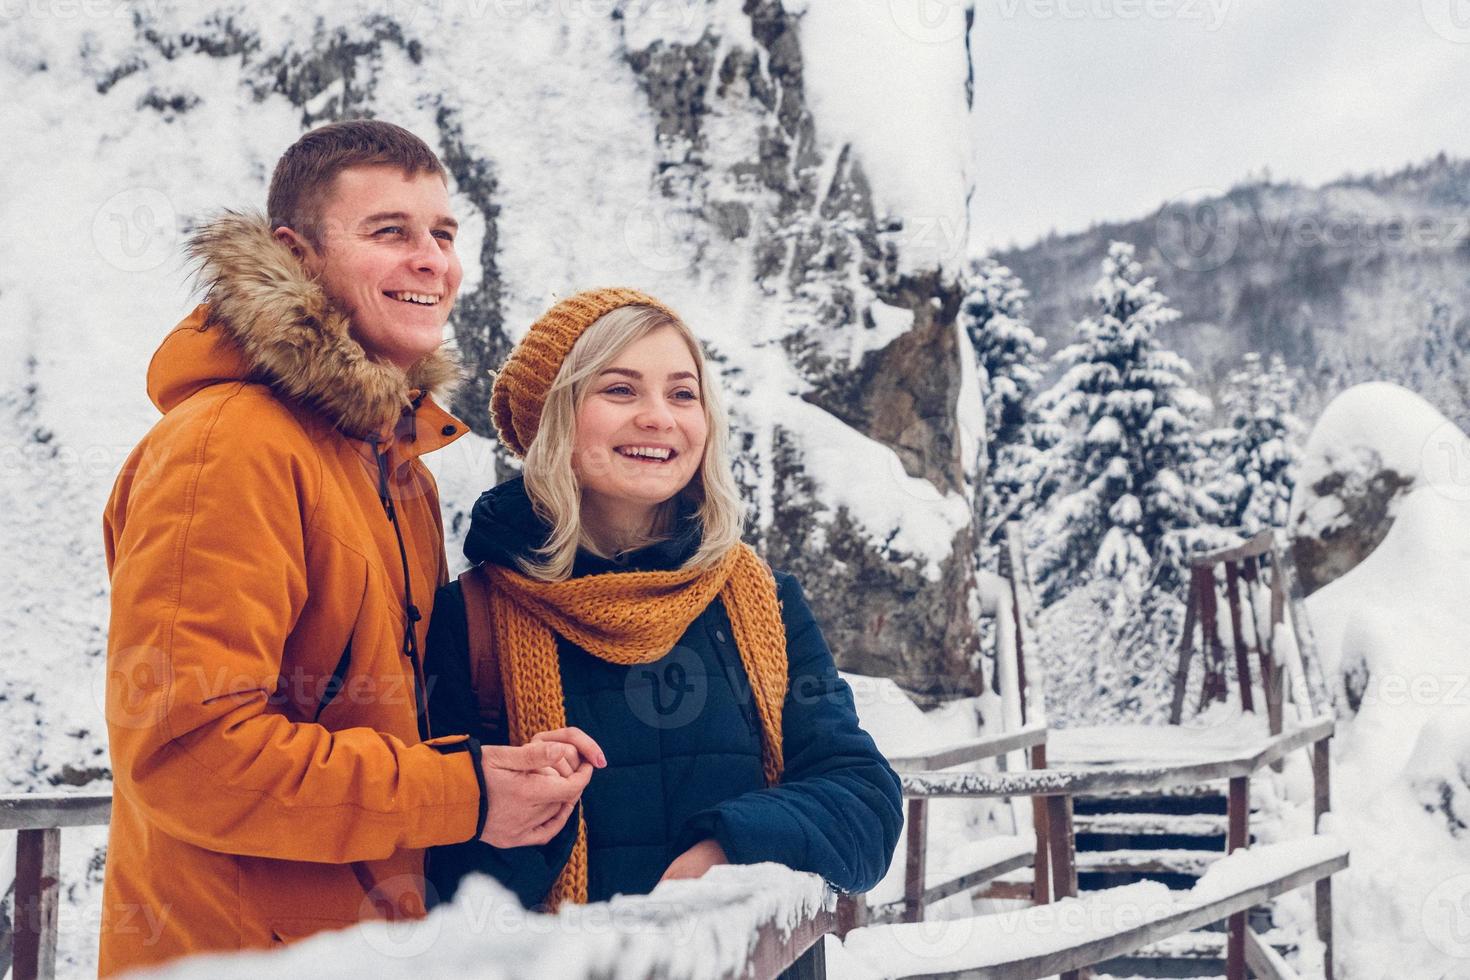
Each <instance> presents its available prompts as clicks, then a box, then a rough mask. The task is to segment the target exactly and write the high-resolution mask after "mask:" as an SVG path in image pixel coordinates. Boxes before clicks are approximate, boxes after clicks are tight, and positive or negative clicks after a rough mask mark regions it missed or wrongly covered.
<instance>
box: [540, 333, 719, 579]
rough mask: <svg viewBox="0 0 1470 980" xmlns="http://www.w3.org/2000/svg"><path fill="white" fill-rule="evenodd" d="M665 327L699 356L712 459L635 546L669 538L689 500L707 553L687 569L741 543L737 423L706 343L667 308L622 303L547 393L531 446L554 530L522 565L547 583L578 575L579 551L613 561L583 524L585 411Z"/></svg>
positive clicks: (545, 515)
mask: <svg viewBox="0 0 1470 980" xmlns="http://www.w3.org/2000/svg"><path fill="white" fill-rule="evenodd" d="M662 327H672V328H673V329H674V330H675V331H676V332H677V333H678V334H679V337H680V338H681V339H682V340H683V341H684V344H685V346H687V347H688V348H689V353H690V354H691V355H692V356H693V358H694V365H695V371H696V373H697V374H698V375H699V401H700V404H701V405H702V406H703V407H704V417H705V422H706V423H707V427H708V434H707V435H706V437H705V443H704V458H703V459H702V460H700V464H699V468H698V469H697V470H695V473H694V476H693V478H691V479H690V481H689V483H688V484H686V485H685V486H684V487H683V488H682V489H681V490H680V491H679V492H678V493H676V494H675V495H674V496H673V497H671V498H669V499H668V500H666V501H665V502H664V503H662V504H660V505H659V507H658V510H657V512H656V513H655V516H654V522H653V530H652V532H651V533H650V534H649V536H648V537H647V538H646V539H644V540H641V541H638V542H633V545H634V547H645V546H647V545H649V544H653V543H654V542H656V541H659V540H662V539H663V538H665V537H667V536H668V534H669V532H670V531H671V530H672V529H673V525H674V517H675V514H676V513H677V511H678V507H679V500H680V499H681V498H682V499H685V500H688V501H690V502H691V503H694V504H696V505H697V514H696V516H697V519H698V520H699V523H700V526H701V527H702V529H703V532H704V534H703V539H702V540H701V542H700V545H699V549H698V550H697V551H695V552H694V554H693V555H691V556H690V557H689V559H688V560H687V561H686V562H685V563H684V565H683V566H682V567H683V568H684V569H690V570H701V571H702V570H705V569H708V568H712V567H714V566H715V565H718V564H719V563H720V561H721V559H723V558H724V557H725V555H726V553H727V552H729V550H730V549H731V548H733V547H734V546H735V545H736V544H738V543H739V542H740V529H741V522H742V520H743V518H744V504H743V502H742V501H741V499H740V491H739V490H738V489H737V488H736V486H735V478H734V475H733V474H732V473H731V469H730V451H729V444H730V433H729V425H728V423H727V422H726V419H725V412H724V409H723V407H722V404H721V401H720V394H719V386H718V385H716V384H713V383H712V382H711V380H710V377H709V371H708V369H707V365H706V363H705V358H704V351H703V349H702V348H701V347H700V345H699V341H698V339H697V338H695V336H694V334H693V332H692V331H691V330H690V329H689V327H688V326H687V325H685V324H684V323H683V322H682V321H680V320H678V319H676V318H674V317H671V316H669V315H668V314H667V313H666V312H664V311H663V310H658V309H655V308H653V307H651V306H641V305H629V306H620V307H618V308H617V309H615V310H612V311H610V312H608V313H605V314H603V315H602V316H601V317H599V318H598V319H597V320H596V321H595V322H594V323H593V324H592V325H591V326H589V327H588V328H587V329H586V330H585V331H583V333H582V335H581V336H580V337H579V338H577V342H576V343H575V344H573V345H572V349H571V351H570V352H569V353H568V354H567V356H566V359H565V360H563V361H562V364H561V368H560V369H559V370H558V371H557V373H556V377H555V378H554V379H553V380H552V382H551V388H550V389H549V390H548V391H547V393H546V404H545V407H544V408H543V409H542V411H541V421H540V424H539V425H538V426H537V429H536V435H535V438H533V439H532V440H531V444H530V445H529V446H527V447H526V457H525V463H524V468H523V470H522V472H523V474H524V476H525V481H526V492H527V494H528V495H529V496H530V498H531V504H532V506H533V507H534V508H535V510H536V513H537V514H538V515H539V516H540V517H541V519H542V520H544V521H546V523H547V524H549V525H551V535H550V537H549V538H548V539H547V541H546V544H545V545H543V546H542V547H540V548H538V549H536V554H537V555H538V556H539V558H538V559H531V558H522V559H520V560H519V564H520V566H521V570H522V571H523V572H525V573H526V574H527V575H529V576H531V577H532V578H535V579H539V580H541V581H544V582H560V581H563V580H565V579H567V578H570V577H571V574H572V565H573V562H574V561H575V560H576V557H577V549H578V548H585V549H587V550H588V551H590V552H592V553H593V554H596V555H601V556H602V557H604V558H606V557H610V556H608V555H606V554H605V553H604V552H603V551H601V550H600V548H599V547H598V545H597V543H596V542H594V541H593V540H592V539H591V537H590V536H589V535H588V533H587V530H586V528H585V527H583V525H582V488H581V484H580V482H579V481H578V479H577V475H576V472H575V471H574V470H573V468H572V450H573V447H574V446H575V444H576V423H577V412H578V411H579V410H580V409H581V407H582V403H583V401H584V400H585V399H586V397H587V392H588V389H589V388H590V387H591V383H592V381H593V380H594V379H595V378H596V377H597V376H598V375H599V374H601V373H602V371H603V369H604V368H606V367H607V366H608V365H610V364H611V363H612V362H613V360H614V359H615V358H616V357H617V356H618V355H619V354H620V353H622V351H623V350H624V348H626V347H627V346H628V345H629V344H632V343H635V342H637V341H639V340H642V339H643V338H644V337H646V336H648V335H649V334H651V333H653V332H654V331H655V330H658V329H660V328H662Z"/></svg>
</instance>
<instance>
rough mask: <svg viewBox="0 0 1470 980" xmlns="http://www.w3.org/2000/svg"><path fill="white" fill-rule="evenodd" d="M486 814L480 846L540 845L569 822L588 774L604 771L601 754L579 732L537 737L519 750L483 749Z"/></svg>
mask: <svg viewBox="0 0 1470 980" xmlns="http://www.w3.org/2000/svg"><path fill="white" fill-rule="evenodd" d="M480 765H481V768H482V769H483V771H484V774H485V791H486V795H487V796H488V798H489V811H488V812H487V814H486V818H485V830H484V832H483V833H482V834H481V835H480V840H482V841H484V842H485V843H487V844H492V845H494V846H496V847H525V846H527V845H533V844H545V843H546V842H547V841H549V840H551V838H553V837H555V836H556V835H557V834H558V833H559V832H560V831H561V828H562V827H563V826H564V825H565V824H566V822H567V817H569V816H571V813H572V810H573V808H574V807H575V806H576V804H577V800H578V799H580V798H581V796H582V790H584V789H586V788H587V781H588V780H590V779H591V778H592V770H593V769H594V768H597V769H600V768H602V767H604V766H606V765H607V757H606V756H605V755H603V753H602V749H601V748H600V747H599V746H598V744H597V743H596V742H594V741H593V740H592V738H591V736H589V735H588V734H587V733H586V732H584V731H582V730H581V729H579V728H558V729H557V730H555V731H551V732H541V733H539V734H537V735H535V736H534V737H532V739H531V741H529V742H527V743H526V744H525V745H514V746H512V745H484V746H481V747H480Z"/></svg>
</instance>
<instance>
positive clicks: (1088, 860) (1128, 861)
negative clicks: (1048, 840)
mask: <svg viewBox="0 0 1470 980" xmlns="http://www.w3.org/2000/svg"><path fill="white" fill-rule="evenodd" d="M1224 857H1225V852H1224V851H1199V850H1191V849H1187V848H1147V849H1133V848H1125V849H1120V850H1116V851H1078V852H1077V872H1078V873H1079V874H1092V873H1097V874H1121V873H1125V872H1130V871H1138V872H1153V873H1155V874H1181V875H1194V876H1196V877H1198V876H1199V875H1202V874H1204V873H1205V871H1207V870H1208V869H1209V867H1210V865H1212V864H1215V863H1216V862H1218V861H1220V860H1221V859H1223V858H1224Z"/></svg>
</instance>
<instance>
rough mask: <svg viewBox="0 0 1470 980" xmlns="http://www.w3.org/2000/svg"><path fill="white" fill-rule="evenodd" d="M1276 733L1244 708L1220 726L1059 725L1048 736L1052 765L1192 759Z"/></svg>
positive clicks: (1230, 752)
mask: <svg viewBox="0 0 1470 980" xmlns="http://www.w3.org/2000/svg"><path fill="white" fill-rule="evenodd" d="M1270 737H1271V733H1270V730H1269V729H1268V728H1267V726H1266V718H1265V716H1264V715H1260V716H1257V715H1254V714H1249V713H1243V714H1241V715H1238V716H1236V717H1233V718H1230V719H1229V720H1228V721H1225V722H1223V723H1221V724H1219V725H1211V726H1209V727H1203V728H1191V727H1188V726H1185V725H1093V726H1086V727H1082V728H1054V729H1052V730H1051V731H1050V732H1049V733H1048V735H1047V743H1046V759H1047V765H1049V766H1052V767H1053V768H1058V767H1071V766H1102V765H1150V764H1169V763H1187V762H1194V761H1197V760H1200V759H1216V758H1229V757H1231V756H1234V755H1236V754H1238V753H1239V752H1240V751H1241V750H1242V749H1243V748H1246V747H1249V746H1251V745H1253V744H1255V743H1258V742H1263V741H1265V740H1266V739H1269V738H1270Z"/></svg>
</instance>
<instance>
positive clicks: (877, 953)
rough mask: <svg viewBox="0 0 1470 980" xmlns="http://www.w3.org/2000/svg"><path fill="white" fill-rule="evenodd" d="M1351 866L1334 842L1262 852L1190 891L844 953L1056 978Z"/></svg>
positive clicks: (1065, 904) (874, 932) (932, 932)
mask: <svg viewBox="0 0 1470 980" xmlns="http://www.w3.org/2000/svg"><path fill="white" fill-rule="evenodd" d="M1347 861H1348V854H1347V845H1346V844H1345V843H1343V842H1342V841H1341V840H1339V839H1337V838H1334V837H1330V836H1316V837H1309V838H1306V839H1303V840H1292V841H1282V842H1280V843H1276V844H1264V845H1259V846H1257V847H1252V848H1245V849H1242V850H1239V851H1236V852H1235V853H1234V854H1231V855H1229V856H1228V857H1223V858H1221V859H1220V860H1219V861H1217V862H1216V863H1215V864H1214V865H1213V866H1212V867H1211V868H1210V869H1209V871H1208V872H1206V874H1205V876H1204V877H1202V878H1201V879H1200V880H1199V882H1197V883H1196V884H1195V886H1194V887H1193V888H1192V889H1190V890H1188V891H1171V890H1170V889H1169V888H1167V887H1166V886H1165V885H1163V884H1162V883H1160V882H1156V881H1141V882H1136V883H1134V884H1131V885H1125V886H1123V887H1121V888H1110V889H1107V890H1106V891H1101V892H1093V893H1090V894H1088V895H1085V896H1083V897H1081V898H1067V899H1063V900H1061V901H1059V902H1055V903H1053V904H1050V905H1037V906H1032V907H1030V908H1027V909H1021V910H1018V911H1014V912H1002V913H997V914H993V915H987V916H977V917H973V918H967V919H954V920H948V921H942V922H914V923H901V924H897V925H885V926H867V927H864V928H861V929H855V930H853V931H852V932H851V933H849V934H848V936H847V939H846V940H845V947H846V949H847V952H849V953H850V954H851V955H853V956H854V957H855V958H857V959H858V960H859V961H861V962H863V963H866V964H871V965H872V966H873V967H874V968H875V969H876V970H877V971H878V972H879V973H880V974H881V975H882V976H883V977H885V978H897V977H912V976H932V975H942V974H957V975H963V976H967V977H987V978H994V980H1002V978H1024V977H1039V976H1050V975H1051V974H1053V973H1057V972H1060V971H1062V970H1066V969H1071V968H1074V967H1079V966H1083V965H1087V964H1090V963H1098V962H1101V961H1103V960H1107V959H1112V958H1115V957H1118V956H1122V955H1125V954H1127V953H1128V952H1130V951H1132V950H1135V949H1137V948H1139V947H1140V946H1143V945H1145V944H1147V943H1148V942H1149V941H1151V940H1157V939H1158V938H1162V936H1165V935H1172V934H1177V933H1180V932H1186V931H1188V930H1190V929H1194V928H1196V927H1198V926H1201V925H1205V924H1207V923H1209V922H1217V921H1219V920H1221V919H1224V918H1226V917H1227V916H1229V915H1231V914H1233V913H1235V912H1238V911H1244V910H1245V909H1248V908H1250V907H1252V906H1254V905H1259V904H1261V903H1262V902H1264V901H1266V900H1268V899H1270V898H1273V897H1275V896H1276V895H1279V894H1282V893H1283V892H1286V891H1289V890H1291V889H1293V888H1296V887H1300V886H1302V885H1305V884H1307V883H1309V882H1311V881H1315V880H1318V879H1320V878H1322V877H1325V876H1326V875H1328V874H1331V873H1333V872H1335V871H1339V870H1341V869H1342V868H1344V867H1346V866H1347Z"/></svg>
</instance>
